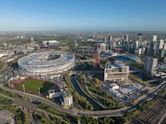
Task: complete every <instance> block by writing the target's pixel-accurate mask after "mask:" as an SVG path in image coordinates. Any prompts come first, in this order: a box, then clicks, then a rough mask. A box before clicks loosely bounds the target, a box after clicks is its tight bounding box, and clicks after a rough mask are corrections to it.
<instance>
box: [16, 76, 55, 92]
mask: <svg viewBox="0 0 166 124" xmlns="http://www.w3.org/2000/svg"><path fill="white" fill-rule="evenodd" d="M23 84H24V86H25V91H26V92H28V93H32V94H38V89H39V88H40V92H41V93H46V92H47V90H48V89H49V88H51V87H52V86H54V84H52V83H50V82H46V81H42V80H35V79H29V80H26V81H25V82H23V83H21V84H18V85H16V89H18V90H21V91H23Z"/></svg>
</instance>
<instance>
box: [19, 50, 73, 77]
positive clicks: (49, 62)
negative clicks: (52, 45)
mask: <svg viewBox="0 0 166 124" xmlns="http://www.w3.org/2000/svg"><path fill="white" fill-rule="evenodd" d="M74 61H75V56H74V55H73V54H68V53H62V52H60V51H49V52H40V53H32V54H29V55H27V56H25V57H23V58H21V59H19V60H18V66H19V68H20V71H21V73H22V74H24V75H29V76H47V75H59V74H60V73H63V72H65V71H67V70H69V69H71V68H72V67H73V66H74Z"/></svg>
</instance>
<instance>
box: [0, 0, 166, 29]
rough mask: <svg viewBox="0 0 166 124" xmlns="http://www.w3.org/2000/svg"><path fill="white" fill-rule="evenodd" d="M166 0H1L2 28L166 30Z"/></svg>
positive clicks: (0, 20)
mask: <svg viewBox="0 0 166 124" xmlns="http://www.w3.org/2000/svg"><path fill="white" fill-rule="evenodd" d="M165 6H166V0H0V30H1V31H39V30H42V31H44V30H47V31H57V30H68V31H72V30H75V31H166V7H165Z"/></svg>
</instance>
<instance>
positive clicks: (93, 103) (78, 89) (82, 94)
mask: <svg viewBox="0 0 166 124" xmlns="http://www.w3.org/2000/svg"><path fill="white" fill-rule="evenodd" d="M71 83H72V85H73V87H74V89H75V90H76V91H77V92H78V94H79V95H80V96H83V97H85V98H86V99H87V100H88V101H89V103H90V104H91V105H92V106H93V108H94V110H95V111H97V110H103V108H102V107H101V106H100V105H98V104H97V103H96V102H94V101H93V100H92V98H90V97H89V96H87V95H86V94H85V93H84V92H82V90H81V89H80V87H79V86H78V84H77V81H76V79H75V77H74V76H72V77H71Z"/></svg>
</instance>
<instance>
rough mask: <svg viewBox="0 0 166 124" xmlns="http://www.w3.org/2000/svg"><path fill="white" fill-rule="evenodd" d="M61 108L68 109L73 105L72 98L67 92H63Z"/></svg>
mask: <svg viewBox="0 0 166 124" xmlns="http://www.w3.org/2000/svg"><path fill="white" fill-rule="evenodd" d="M62 97H63V106H64V107H70V106H71V105H72V104H73V96H72V95H71V94H70V92H69V91H68V90H65V91H64V92H63V96H62Z"/></svg>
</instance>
